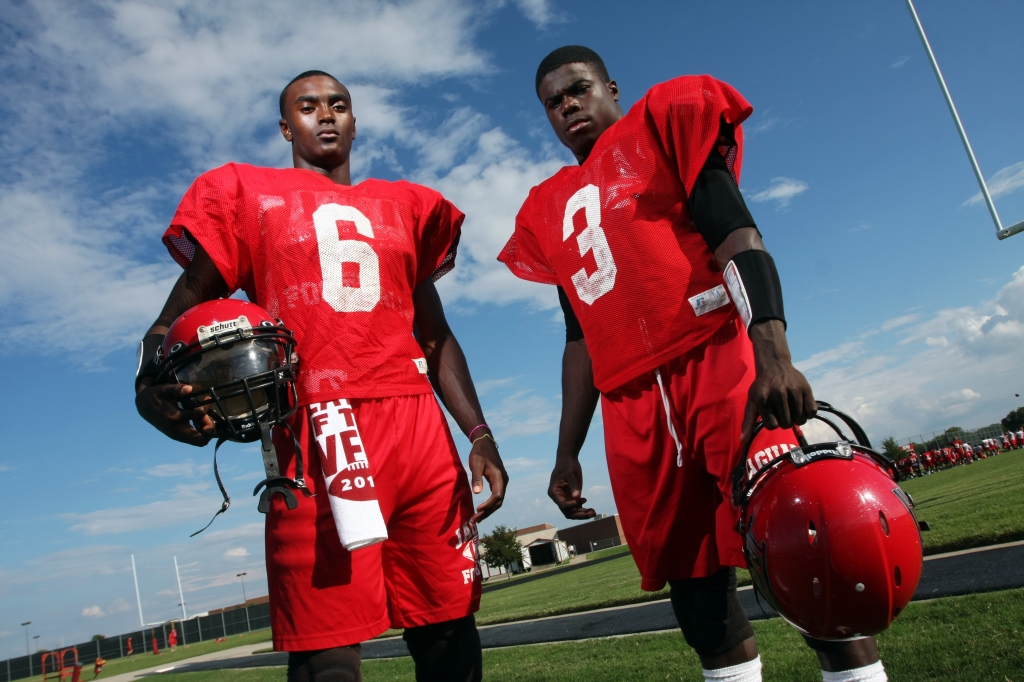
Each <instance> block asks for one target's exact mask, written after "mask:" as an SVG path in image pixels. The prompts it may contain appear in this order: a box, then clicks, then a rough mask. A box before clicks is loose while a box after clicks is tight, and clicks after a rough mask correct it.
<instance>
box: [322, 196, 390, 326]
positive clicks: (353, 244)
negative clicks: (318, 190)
mask: <svg viewBox="0 0 1024 682" xmlns="http://www.w3.org/2000/svg"><path fill="white" fill-rule="evenodd" d="M342 220H344V221H346V222H350V223H354V224H355V226H356V232H358V233H359V234H361V235H363V236H364V237H369V238H370V239H373V226H372V225H370V219H369V218H367V217H366V216H365V215H363V214H362V213H361V212H360V211H359V209H357V208H354V207H352V206H342V205H341V204H324V205H323V206H321V207H320V208H318V209H317V210H316V211H314V212H313V227H314V228H315V229H316V243H317V246H318V247H319V248H318V250H319V251H320V272H321V273H322V274H323V278H324V284H323V289H322V292H323V293H322V295H323V297H324V300H325V301H327V303H328V305H330V306H331V307H332V308H334V309H335V310H336V311H338V312H339V313H354V312H360V311H363V312H365V311H369V310H373V308H374V306H376V305H377V302H378V301H380V261H379V260H378V258H377V254H376V253H374V251H373V247H371V246H370V245H369V244H367V243H366V242H362V241H359V240H358V239H340V238H339V237H338V222H339V221H342ZM345 263H350V264H353V265H354V266H355V267H357V268H358V269H359V270H358V273H359V274H358V276H357V279H358V284H356V285H355V286H352V285H351V284H350V283H347V282H346V281H345V280H346V278H345V277H344V275H343V270H344V267H345V266H344V264H345Z"/></svg>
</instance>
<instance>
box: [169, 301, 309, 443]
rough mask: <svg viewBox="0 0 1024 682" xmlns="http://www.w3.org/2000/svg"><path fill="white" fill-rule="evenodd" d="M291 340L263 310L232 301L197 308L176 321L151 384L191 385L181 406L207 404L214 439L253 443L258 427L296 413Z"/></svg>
mask: <svg viewBox="0 0 1024 682" xmlns="http://www.w3.org/2000/svg"><path fill="white" fill-rule="evenodd" d="M294 351H295V340H294V339H293V337H292V333H291V331H289V330H288V329H286V328H285V326H284V324H283V323H282V322H281V321H279V320H274V319H273V318H271V317H270V315H268V314H267V312H266V311H265V310H263V308H260V307H259V306H257V305H254V304H252V303H248V302H246V301H240V300H237V299H233V298H222V299H217V300H215V301H207V302H206V303H200V304H199V305H197V306H196V307H194V308H192V309H191V310H189V311H187V312H186V313H184V314H183V315H182V316H181V317H179V318H178V319H177V320H175V321H174V324H172V325H171V328H170V329H169V330H167V335H166V336H165V337H164V342H163V346H162V347H161V362H160V376H158V377H157V381H168V380H169V381H174V382H177V383H180V384H191V385H192V386H193V387H194V389H195V390H194V391H193V392H192V393H190V394H189V395H188V396H186V397H185V398H184V399H183V400H182V405H183V407H186V408H195V407H199V406H202V405H209V406H210V412H209V414H210V415H211V416H212V417H213V419H214V420H216V422H217V427H218V429H217V430H218V436H221V437H223V438H225V439H227V440H233V441H240V442H251V441H255V440H259V439H260V424H277V423H280V422H282V421H284V420H285V419H287V418H288V417H289V416H291V415H292V414H293V413H294V412H295V408H296V406H297V399H296V394H295V374H296V368H295V365H294V364H293V360H294Z"/></svg>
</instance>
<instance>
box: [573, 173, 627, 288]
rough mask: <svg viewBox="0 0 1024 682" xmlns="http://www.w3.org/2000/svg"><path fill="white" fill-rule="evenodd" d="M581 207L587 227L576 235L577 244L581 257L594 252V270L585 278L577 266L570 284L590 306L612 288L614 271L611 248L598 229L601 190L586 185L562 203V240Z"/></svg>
mask: <svg viewBox="0 0 1024 682" xmlns="http://www.w3.org/2000/svg"><path fill="white" fill-rule="evenodd" d="M580 209H582V210H583V211H584V214H585V215H586V219H587V226H586V227H585V228H584V229H583V230H582V231H581V232H580V233H579V235H578V236H577V237H576V243H577V244H578V245H579V247H580V257H581V258H582V257H583V256H586V255H587V252H588V251H593V252H594V260H595V261H596V262H597V270H595V271H594V274H592V275H590V276H589V277H588V276H587V271H586V270H585V269H584V268H580V269H579V272H577V273H576V274H575V275H573V276H572V284H573V286H574V287H576V294H577V295H578V296H579V297H580V300H581V301H583V302H584V303H586V304H587V305H593V304H594V301H596V300H597V299H599V298H601V297H602V296H604V295H605V294H607V293H608V292H609V291H611V290H612V288H614V287H615V273H616V268H615V259H614V258H612V250H611V249H610V248H609V247H608V239H607V238H606V237H605V235H604V230H602V229H601V190H599V189H598V188H597V185H587V186H586V187H583V188H581V189H580V190H579V191H577V192H576V194H573V195H572V197H570V198H569V201H568V203H566V205H565V217H564V218H563V219H562V241H565V240H566V239H568V238H569V237H571V236H572V233H573V224H572V219H573V216H575V215H576V214H577V213H579V211H580Z"/></svg>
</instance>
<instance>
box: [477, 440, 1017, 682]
mask: <svg viewBox="0 0 1024 682" xmlns="http://www.w3.org/2000/svg"><path fill="white" fill-rule="evenodd" d="M903 485H904V487H905V488H906V490H907V492H909V493H910V494H911V495H912V496H913V497H914V501H915V502H916V503H917V510H918V518H920V519H923V520H925V521H928V523H929V524H930V525H931V528H932V530H931V531H929V532H927V533H924V534H923V537H924V546H925V554H939V553H942V552H949V551H953V550H957V549H966V548H969V547H983V546H986V545H993V544H997V543H1000V542H1010V541H1013V540H1020V539H1024V513H1021V511H1020V510H1021V509H1024V450H1016V451H1014V452H1009V453H1004V454H1001V455H998V456H997V457H991V458H989V459H983V460H981V461H978V462H974V463H973V464H969V465H967V466H962V467H955V468H953V469H947V470H945V471H940V472H939V473H936V474H931V475H929V476H924V477H922V478H915V479H913V480H911V481H907V482H905V483H904V484H903ZM615 550H617V551H623V550H620V549H619V548H615ZM615 550H612V551H615ZM737 573H738V577H739V582H740V584H741V585H744V584H749V582H750V577H749V574H748V573H747V572H746V571H743V570H740V571H738V572H737ZM667 596H668V590H667V589H666V590H662V591H661V592H644V591H642V590H641V589H640V573H639V571H637V568H636V564H634V563H633V559H632V557H630V556H629V555H628V554H624V555H623V556H622V557H621V558H618V559H612V560H611V561H605V562H602V563H600V564H597V565H595V566H586V567H584V568H580V569H578V570H575V571H567V572H561V571H558V570H556V571H552V573H551V575H550V576H546V577H544V578H541V579H539V580H534V581H531V582H527V583H523V584H522V585H514V586H513V587H509V588H507V589H503V590H495V591H494V592H485V593H484V595H483V597H482V599H481V601H480V612H479V613H478V614H477V621H478V622H479V623H480V624H481V625H487V624H493V623H505V622H509V621H513V620H523V619H527V618H541V617H544V616H554V615H559V614H563V613H574V612H577V611H589V610H591V609H599V608H605V607H609V606H619V605H622V604H635V603H637V602H643V601H649V600H652V599H664V598H665V597H667ZM1022 677H1024V676H1022Z"/></svg>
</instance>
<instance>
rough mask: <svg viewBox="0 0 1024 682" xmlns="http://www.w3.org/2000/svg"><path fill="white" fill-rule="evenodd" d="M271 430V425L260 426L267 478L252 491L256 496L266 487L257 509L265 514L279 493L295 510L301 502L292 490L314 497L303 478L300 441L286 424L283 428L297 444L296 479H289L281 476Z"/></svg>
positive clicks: (290, 507)
mask: <svg viewBox="0 0 1024 682" xmlns="http://www.w3.org/2000/svg"><path fill="white" fill-rule="evenodd" d="M271 428H273V427H272V426H271V425H270V424H260V443H261V450H262V453H263V469H264V471H266V473H267V477H266V478H265V479H263V480H262V481H260V482H259V483H257V484H256V487H255V488H254V489H253V491H252V494H253V495H254V496H255V495H256V493H258V492H259V491H260V488H262V487H263V486H266V489H265V490H264V491H263V494H262V495H260V504H259V506H258V507H257V509H259V510H260V512H262V513H263V514H266V513H267V512H268V511H270V498H271V497H273V496H274V495H275V494H277V493H280V494H281V495H283V496H284V501H285V504H286V505H288V508H289V509H295V508H296V507H298V506H299V501H298V499H296V497H295V493H293V492H292V490H301V491H302V494H303V495H305V496H306V497H312V496H313V492H312V491H311V490H310V489H309V488H307V487H306V481H305V477H304V476H303V473H304V471H303V466H302V447H301V446H300V445H299V439H298V437H296V435H295V432H294V431H292V430H291V428H290V427H288V426H287V425H286V424H282V428H286V429H288V432H289V433H291V434H292V440H293V441H294V442H295V478H288V477H287V476H282V475H281V468H280V466H279V465H278V462H277V450H276V449H275V448H274V441H273V439H271V437H270V429H271Z"/></svg>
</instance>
